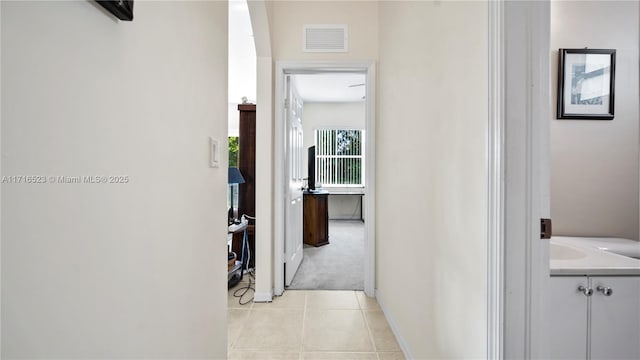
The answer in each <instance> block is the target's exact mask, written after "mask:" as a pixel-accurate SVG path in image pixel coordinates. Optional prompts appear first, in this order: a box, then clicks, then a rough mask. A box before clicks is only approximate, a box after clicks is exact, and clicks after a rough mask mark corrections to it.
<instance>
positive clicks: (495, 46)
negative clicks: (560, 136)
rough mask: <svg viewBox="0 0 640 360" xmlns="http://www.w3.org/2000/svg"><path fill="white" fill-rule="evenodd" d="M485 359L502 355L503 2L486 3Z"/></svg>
mask: <svg viewBox="0 0 640 360" xmlns="http://www.w3.org/2000/svg"><path fill="white" fill-rule="evenodd" d="M488 7H489V9H488V15H489V19H488V21H489V29H488V32H489V34H488V35H489V36H488V42H489V69H488V71H489V78H488V80H489V81H488V83H489V106H488V108H489V116H488V118H489V120H488V122H489V123H488V135H489V138H488V148H487V150H488V156H487V159H488V164H487V167H488V181H487V184H488V188H487V194H488V198H487V208H488V209H487V284H486V286H487V356H486V358H487V359H502V358H503V347H502V340H503V331H504V324H503V312H504V307H503V305H504V299H503V294H504V168H503V163H504V157H503V151H504V148H503V144H504V132H503V129H504V37H503V26H504V18H503V11H504V3H503V1H489V2H488Z"/></svg>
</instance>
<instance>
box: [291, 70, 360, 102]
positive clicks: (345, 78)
mask: <svg viewBox="0 0 640 360" xmlns="http://www.w3.org/2000/svg"><path fill="white" fill-rule="evenodd" d="M294 81H295V84H296V87H297V89H298V93H299V94H300V97H302V101H304V102H358V101H364V96H365V91H366V86H364V84H365V75H364V74H356V73H328V74H309V75H307V74H305V75H294Z"/></svg>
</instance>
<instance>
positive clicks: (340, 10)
mask: <svg viewBox="0 0 640 360" xmlns="http://www.w3.org/2000/svg"><path fill="white" fill-rule="evenodd" d="M271 3H272V6H271V8H270V9H271V21H270V24H271V29H272V37H271V40H272V43H271V44H272V46H271V49H272V51H273V60H274V61H278V60H372V59H377V56H378V32H377V29H378V4H377V3H376V2H374V1H295V0H294V1H273V2H271ZM304 24H347V25H348V26H349V51H348V52H346V53H304V52H302V26H303V25H304Z"/></svg>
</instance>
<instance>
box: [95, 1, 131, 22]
mask: <svg viewBox="0 0 640 360" xmlns="http://www.w3.org/2000/svg"><path fill="white" fill-rule="evenodd" d="M96 2H97V3H98V4H100V5H101V6H102V7H103V8H105V9H107V10H108V11H109V12H110V13H112V14H113V15H114V16H115V17H117V18H118V19H120V20H123V21H132V20H133V0H96Z"/></svg>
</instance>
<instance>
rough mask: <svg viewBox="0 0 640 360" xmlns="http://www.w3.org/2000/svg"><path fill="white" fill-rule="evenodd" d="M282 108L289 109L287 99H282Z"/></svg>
mask: <svg viewBox="0 0 640 360" xmlns="http://www.w3.org/2000/svg"><path fill="white" fill-rule="evenodd" d="M284 108H285V109H286V110H288V109H289V99H284Z"/></svg>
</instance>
